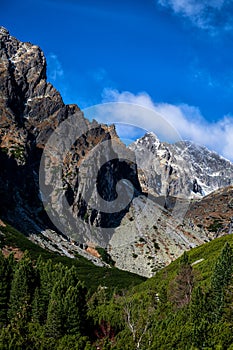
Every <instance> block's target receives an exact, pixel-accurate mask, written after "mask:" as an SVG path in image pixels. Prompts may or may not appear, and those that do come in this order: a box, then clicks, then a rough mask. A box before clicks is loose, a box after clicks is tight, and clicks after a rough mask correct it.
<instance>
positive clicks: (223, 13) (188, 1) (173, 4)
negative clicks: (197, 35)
mask: <svg viewBox="0 0 233 350" xmlns="http://www.w3.org/2000/svg"><path fill="white" fill-rule="evenodd" d="M157 2H158V4H159V5H161V6H164V7H167V8H170V9H171V10H172V11H173V12H174V13H175V14H177V15H181V16H183V17H184V18H188V19H189V20H190V21H191V22H192V23H193V24H194V25H195V26H197V27H199V28H201V29H208V30H210V31H211V32H212V33H215V32H216V30H217V28H222V29H225V30H230V29H231V28H232V16H231V13H229V8H230V6H231V5H232V1H231V0H212V1H209V0H157Z"/></svg>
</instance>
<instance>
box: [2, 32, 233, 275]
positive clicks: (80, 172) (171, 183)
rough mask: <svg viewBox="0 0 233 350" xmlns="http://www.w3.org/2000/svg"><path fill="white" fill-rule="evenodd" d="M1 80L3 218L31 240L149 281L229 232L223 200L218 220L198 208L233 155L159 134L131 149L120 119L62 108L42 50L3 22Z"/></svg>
mask: <svg viewBox="0 0 233 350" xmlns="http://www.w3.org/2000/svg"><path fill="white" fill-rule="evenodd" d="M0 81H1V85H0V162H1V168H0V196H1V201H0V218H1V219H2V220H3V222H8V223H9V224H11V225H12V226H13V227H14V228H15V229H18V230H19V231H20V232H22V233H23V234H24V235H26V236H27V237H28V238H29V239H30V240H32V241H33V242H35V243H37V244H39V245H40V246H41V247H43V248H46V249H48V250H49V251H52V252H54V253H57V252H58V253H59V254H61V255H65V256H67V257H69V258H75V257H77V255H82V256H84V257H85V258H87V259H90V260H91V261H92V262H93V263H94V264H96V265H99V266H101V267H106V266H107V267H108V268H109V267H110V265H109V264H110V263H111V264H114V263H115V266H116V267H118V268H120V269H123V270H127V271H130V272H133V273H137V274H139V275H142V276H146V277H150V276H153V275H154V274H155V273H156V272H157V271H158V270H159V269H161V268H162V267H164V266H166V265H168V264H169V263H170V262H171V261H172V260H174V259H176V258H177V257H179V256H180V255H181V254H182V253H183V252H184V251H186V250H189V249H192V248H194V247H196V246H198V245H201V244H203V243H204V242H207V241H210V240H211V239H213V238H214V237H215V236H216V235H222V234H226V233H229V230H230V228H229V227H230V226H229V225H230V224H229V220H230V215H231V214H230V211H228V213H227V216H224V215H225V214H224V212H225V209H226V208H225V206H223V207H221V205H220V203H221V199H218V200H217V199H216V207H218V209H216V210H215V216H214V214H213V218H214V219H213V220H212V219H208V217H207V216H208V215H206V217H204V214H203V213H202V212H201V211H200V210H199V209H198V208H201V207H202V206H203V208H205V211H206V207H209V206H211V205H212V204H213V203H215V199H214V198H217V197H215V194H214V192H213V191H214V190H217V189H219V188H221V187H224V186H229V185H231V184H232V176H233V175H232V174H233V172H232V169H233V165H232V164H231V163H230V162H229V161H227V160H225V159H224V158H221V157H220V156H218V155H217V154H216V153H213V152H210V151H209V150H207V149H206V148H204V147H200V146H196V145H194V144H192V143H189V142H183V141H182V142H178V143H176V144H168V143H164V142H160V141H159V140H158V138H157V137H156V136H155V135H154V134H153V133H148V134H146V135H145V136H144V137H143V138H141V139H139V140H137V141H136V142H135V143H134V144H132V145H130V146H129V148H127V147H126V146H125V145H124V144H123V143H122V142H121V141H120V139H119V138H118V136H117V134H116V131H115V127H114V125H111V126H107V125H103V124H99V123H97V122H96V121H95V120H93V121H89V120H87V119H86V118H85V116H84V115H83V113H82V111H81V110H80V109H79V107H78V106H76V105H65V104H64V102H63V100H62V97H61V95H60V93H59V92H58V91H57V90H56V89H55V88H54V87H53V86H52V85H51V84H50V83H49V82H47V77H46V59H45V57H44V54H43V52H42V50H41V49H40V48H39V47H38V46H35V45H33V44H31V43H24V42H21V41H19V40H18V39H16V38H14V37H12V36H11V35H10V34H9V32H8V31H7V30H6V29H5V28H3V27H0ZM229 191H230V190H229ZM210 192H213V194H212V196H213V197H208V196H207V197H204V199H203V202H202V201H201V199H202V197H203V196H204V195H205V194H208V193H210ZM229 193H230V192H229ZM216 196H218V194H216ZM221 196H222V197H221ZM220 197H221V198H226V197H224V194H222V195H220ZM220 197H219V198H220ZM208 198H210V200H209V199H208ZM228 202H229V203H230V204H229V206H230V207H229V208H230V209H231V202H230V198H229V200H228ZM190 203H191V206H190ZM122 204H123V205H122ZM189 206H190V208H189ZM221 208H225V209H224V210H223V209H221ZM203 212H204V210H203ZM206 212H207V211H206ZM210 212H213V210H212V209H210ZM186 213H187V214H186ZM208 220H209V221H208ZM216 220H217V221H216ZM221 225H222V226H221ZM227 225H228V226H227ZM227 227H228V229H227Z"/></svg>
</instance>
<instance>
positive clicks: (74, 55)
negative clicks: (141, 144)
mask: <svg viewBox="0 0 233 350" xmlns="http://www.w3.org/2000/svg"><path fill="white" fill-rule="evenodd" d="M0 23H1V25H3V26H5V27H7V28H8V29H9V31H10V32H11V34H12V35H14V36H16V37H17V38H19V39H20V40H22V41H30V42H33V43H34V44H37V45H39V46H40V47H41V48H42V49H43V51H44V52H45V55H46V57H47V62H48V79H49V81H51V82H52V83H53V84H54V86H55V87H57V88H58V90H59V91H60V92H61V94H62V96H63V99H64V101H65V102H66V103H77V104H78V105H79V106H80V107H81V108H85V107H88V106H91V105H93V104H97V103H101V102H111V101H114V102H118V101H121V102H131V103H139V104H142V103H143V104H144V106H146V107H149V108H154V109H156V110H157V111H158V112H160V113H163V114H164V115H165V117H166V118H167V119H168V121H169V122H170V123H171V124H173V125H174V127H176V128H177V129H178V131H179V132H180V134H181V136H182V137H183V138H188V139H192V140H194V141H195V142H198V143H204V144H206V145H207V146H208V147H209V148H211V149H215V150H216V151H218V152H220V153H221V154H222V155H224V156H226V157H228V158H231V159H233V141H232V137H231V135H232V132H233V119H232V116H233V1H231V0H212V1H207V0H202V1H201V0H186V1H185V0H124V1H123V0H111V1H107V0H98V1H97V0H95V1H94V0H79V1H75V0H66V1H63V0H40V1H38V0H31V1H29V0H22V1H16V0H8V1H6V0H2V1H1V13H0ZM126 119H127V118H126ZM126 122H127V120H126ZM144 122H145V125H144V128H145V129H149V128H151V129H153V123H151V120H150V121H149V120H146V118H145V120H144ZM205 130H206V131H205ZM153 131H155V132H156V130H153Z"/></svg>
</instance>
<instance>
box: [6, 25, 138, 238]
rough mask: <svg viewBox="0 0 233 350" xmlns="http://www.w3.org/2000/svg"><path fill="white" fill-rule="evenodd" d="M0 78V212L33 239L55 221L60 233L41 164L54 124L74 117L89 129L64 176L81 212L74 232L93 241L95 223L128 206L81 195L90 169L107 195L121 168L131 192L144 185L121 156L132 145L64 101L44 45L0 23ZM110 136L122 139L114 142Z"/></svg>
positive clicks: (117, 217)
mask: <svg viewBox="0 0 233 350" xmlns="http://www.w3.org/2000/svg"><path fill="white" fill-rule="evenodd" d="M0 80H1V85H0V162H1V169H0V195H1V204H0V213H1V215H2V216H4V217H5V218H6V219H7V220H8V221H10V222H11V223H12V224H14V225H15V226H16V227H17V228H19V229H20V230H21V231H23V232H24V233H25V234H27V235H29V236H31V235H33V237H34V239H35V240H39V238H38V237H39V236H38V235H37V234H39V233H41V232H47V231H46V230H47V229H53V230H54V237H55V233H56V227H54V226H53V224H52V223H51V222H50V220H49V218H48V216H47V214H46V212H45V211H44V209H43V205H42V202H41V195H42V194H41V193H40V188H39V166H40V160H41V155H42V152H43V150H44V147H45V145H46V142H47V141H48V139H49V137H50V136H51V134H52V133H53V131H54V130H55V129H56V128H57V127H58V126H59V125H61V123H62V122H64V121H66V120H68V119H69V118H71V117H73V118H74V120H75V125H74V127H75V126H78V127H80V130H82V128H83V127H84V129H85V133H84V134H82V133H81V135H80V137H79V139H78V140H75V142H74V144H73V145H72V147H71V149H70V150H68V152H67V155H66V157H65V161H64V164H63V165H64V167H63V175H62V181H63V185H64V191H65V196H66V198H67V199H68V202H69V205H70V207H72V210H73V214H74V216H76V217H80V218H81V220H83V225H82V224H81V225H80V226H79V232H78V234H76V236H75V238H77V240H81V241H87V240H90V241H91V239H92V238H93V237H92V236H91V225H93V226H95V227H102V226H103V227H107V228H108V227H110V228H111V227H112V226H113V224H114V225H115V226H117V225H118V224H119V223H120V221H121V219H122V217H123V216H124V215H125V213H126V212H127V210H128V207H126V208H124V209H123V210H121V211H119V212H116V213H110V214H109V213H102V212H100V211H98V210H94V209H92V207H91V206H90V204H89V203H88V202H87V201H85V200H84V199H83V197H85V196H84V192H85V191H88V193H90V192H91V189H89V188H88V186H89V182H90V181H89V180H90V178H91V174H92V173H93V174H98V183H99V191H100V194H101V195H102V197H103V198H104V199H105V200H106V201H112V200H113V199H114V198H115V197H116V183H117V182H118V181H119V180H120V179H121V178H122V175H123V176H125V175H126V177H128V179H129V180H130V182H131V183H133V185H134V192H135V193H134V194H135V195H136V193H140V184H139V182H138V178H137V169H136V166H135V165H134V164H133V163H131V164H130V163H129V162H127V161H125V162H121V161H120V160H119V159H118V158H119V157H118V154H117V152H118V150H117V149H120V150H121V152H126V153H130V152H129V151H128V150H127V149H126V147H125V146H124V145H123V144H122V143H121V142H120V140H119V139H118V137H117V135H116V132H115V129H114V127H113V126H112V127H108V126H106V125H100V124H98V123H96V122H92V123H91V122H89V121H88V120H86V119H85V118H84V116H83V114H82V112H81V111H80V109H79V108H78V107H77V106H76V105H65V104H64V103H63V101H62V98H61V96H60V94H59V92H58V91H57V90H56V89H55V88H54V87H53V86H52V85H51V84H50V83H48V82H47V80H46V60H45V57H44V54H43V52H42V51H41V49H40V48H39V47H38V46H35V45H32V44H30V43H23V42H20V41H19V40H17V39H16V38H14V37H12V36H11V35H10V34H9V32H8V31H7V30H6V29H5V28H3V27H0ZM67 138H69V133H68V134H67ZM112 140H115V141H116V142H115V143H117V144H118V147H113V146H112V143H111V142H112ZM106 141H107V142H108V147H109V152H111V154H112V155H115V160H110V161H109V162H108V163H107V164H106V165H105V167H101V168H100V169H96V168H97V167H98V165H101V164H102V163H103V162H102V163H101V161H100V158H101V156H103V155H102V154H101V152H98V150H97V152H96V154H95V155H94V156H92V161H89V163H88V166H89V173H88V175H87V174H85V171H84V170H83V168H82V167H80V164H81V163H82V162H84V161H85V160H86V159H88V156H89V154H90V152H91V150H92V149H93V148H95V147H96V146H98V145H99V144H101V143H103V142H106ZM61 142H62V141H61ZM112 157H113V156H112ZM113 158H114V157H113ZM52 165H53V163H52V162H51V167H52ZM52 181H53V178H51V183H52ZM87 224H90V225H87ZM63 233H65V234H66V232H64V231H63ZM49 237H50V236H49ZM102 238H103V237H99V241H98V237H96V240H97V242H96V243H98V244H105V243H106V242H101V239H102Z"/></svg>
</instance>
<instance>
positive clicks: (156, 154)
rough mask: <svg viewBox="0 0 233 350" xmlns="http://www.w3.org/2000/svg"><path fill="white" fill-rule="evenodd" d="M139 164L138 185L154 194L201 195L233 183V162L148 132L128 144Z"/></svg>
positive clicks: (191, 144) (192, 145) (207, 151)
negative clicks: (166, 140)
mask: <svg viewBox="0 0 233 350" xmlns="http://www.w3.org/2000/svg"><path fill="white" fill-rule="evenodd" d="M129 148H130V149H131V150H132V151H134V152H135V154H136V158H137V163H138V165H139V168H140V169H141V170H139V179H140V183H141V186H142V189H143V190H144V191H146V192H150V193H153V194H154V195H155V196H161V195H163V196H185V197H189V198H193V197H197V196H199V197H203V196H205V195H207V194H209V193H210V192H213V191H215V190H217V189H218V188H221V187H225V186H230V185H231V184H233V164H232V163H231V162H230V161H228V160H226V159H224V158H222V157H220V156H219V155H218V154H217V153H215V152H211V151H209V150H208V149H207V148H206V147H203V146H198V145H195V144H194V143H191V142H188V141H180V142H177V143H175V144H168V143H165V142H160V140H159V139H158V138H157V136H156V135H155V134H153V133H148V134H146V135H145V136H144V137H142V138H141V139H138V140H137V141H136V142H135V143H133V144H132V145H130V146H129Z"/></svg>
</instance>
